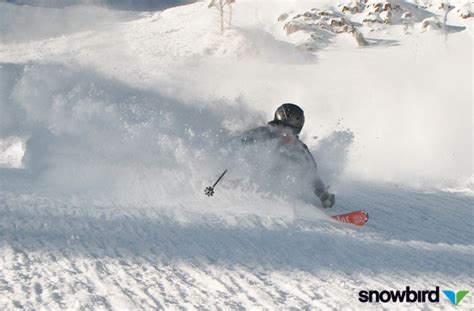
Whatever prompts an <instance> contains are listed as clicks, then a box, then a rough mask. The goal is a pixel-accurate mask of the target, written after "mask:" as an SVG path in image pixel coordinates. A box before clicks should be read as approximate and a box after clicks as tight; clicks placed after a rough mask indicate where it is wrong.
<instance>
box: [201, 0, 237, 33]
mask: <svg viewBox="0 0 474 311" xmlns="http://www.w3.org/2000/svg"><path fill="white" fill-rule="evenodd" d="M234 3H235V0H211V2H210V3H209V6H208V8H216V9H217V12H219V21H220V29H221V34H223V33H224V15H225V6H228V7H229V19H228V27H230V26H231V25H232V4H234Z"/></svg>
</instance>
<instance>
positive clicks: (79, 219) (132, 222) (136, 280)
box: [0, 184, 474, 310]
mask: <svg viewBox="0 0 474 311" xmlns="http://www.w3.org/2000/svg"><path fill="white" fill-rule="evenodd" d="M347 187H348V188H350V189H352V190H348V191H347V195H346V194H345V195H342V196H340V206H344V208H346V209H348V210H351V209H356V208H359V207H362V206H360V204H365V206H364V208H365V209H366V210H367V211H369V213H370V216H371V219H370V221H369V223H368V224H367V225H366V227H364V228H361V229H357V228H353V227H350V226H348V225H341V224H337V223H333V222H331V221H329V220H327V219H315V220H307V219H299V218H296V219H294V220H288V219H285V218H278V217H275V218H273V219H272V218H268V217H265V218H262V216H258V215H252V214H249V215H241V214H240V215H236V216H235V217H236V219H237V222H238V223H240V225H238V226H235V225H232V224H229V223H227V222H226V221H225V217H219V216H218V215H215V216H211V215H209V214H206V213H202V214H194V215H192V218H193V219H194V221H193V222H192V223H188V224H186V223H183V222H180V221H178V220H176V219H175V218H174V213H173V212H171V211H170V209H166V210H163V209H161V208H158V207H156V208H152V207H131V206H109V207H107V206H94V203H92V202H91V203H89V204H88V203H87V202H80V201H77V202H74V201H71V202H68V201H67V200H65V199H50V198H47V197H41V196H39V195H31V194H21V193H9V192H2V193H1V194H0V200H1V201H0V216H1V222H0V234H1V240H2V243H1V250H2V253H1V258H0V261H1V265H0V266H1V268H0V284H1V285H0V286H1V287H0V288H1V293H2V295H1V297H2V298H1V299H0V308H2V309H11V308H17V307H18V308H19V307H23V308H27V309H29V308H35V307H36V306H39V305H41V306H43V307H45V308H47V309H55V308H71V307H74V306H76V307H79V306H80V307H81V308H86V309H87V308H91V309H104V310H106V309H115V308H121V309H122V308H126V309H135V308H145V309H154V308H158V309H161V308H166V309H169V308H206V307H210V306H212V307H215V308H232V309H240V308H250V307H258V308H268V309H278V308H288V307H295V308H301V309H305V308H306V309H308V308H317V309H338V308H339V307H340V306H341V305H343V303H347V302H350V303H351V305H353V307H354V308H355V309H358V308H362V307H363V308H366V307H367V305H362V304H360V303H358V301H357V295H358V291H359V290H362V289H386V288H388V289H397V288H401V289H403V288H404V287H405V286H407V285H408V286H411V287H412V288H420V289H424V288H425V287H427V286H428V287H434V286H441V288H460V287H462V286H464V287H467V288H469V287H471V286H472V285H473V284H472V273H473V272H474V270H473V266H472V258H473V255H474V245H473V244H472V240H473V233H472V230H471V227H470V225H469V224H468V223H467V222H470V219H471V217H472V203H473V200H472V198H471V197H464V196H462V195H451V194H445V193H422V192H416V191H413V190H407V189H401V188H398V189H393V188H390V187H376V186H373V185H370V186H367V185H364V184H358V185H357V184H356V185H355V184H350V185H347ZM388 193H390V194H391V198H390V200H386V198H387V197H386V194H388ZM368 202H369V203H368ZM398 202H403V204H399V203H398ZM445 204H449V205H450V206H456V211H455V212H454V213H453V212H452V211H448V210H445V209H443V206H444V205H445ZM336 211H337V210H336ZM336 211H334V212H336ZM339 211H340V210H339ZM400 214H403V215H409V217H406V218H405V219H403V218H401V217H399V216H397V215H400ZM427 217H429V221H428V219H426V218H427ZM424 220H425V221H426V222H425V221H424ZM394 222H396V224H395V223H394ZM447 224H449V228H451V229H450V230H449V231H448V232H447V233H446V232H443V233H441V232H440V230H439V228H442V227H443V226H447ZM462 228H468V230H467V231H463V230H462ZM468 299H470V298H468ZM465 305H468V303H466V304H465ZM397 306H398V307H400V308H403V307H408V305H405V306H404V305H397ZM372 307H373V308H375V309H377V308H379V307H380V305H373V306H372ZM392 307H394V305H392ZM410 307H411V306H410ZM417 307H418V308H419V309H426V305H420V306H417ZM437 307H438V306H437ZM443 307H445V306H443Z"/></svg>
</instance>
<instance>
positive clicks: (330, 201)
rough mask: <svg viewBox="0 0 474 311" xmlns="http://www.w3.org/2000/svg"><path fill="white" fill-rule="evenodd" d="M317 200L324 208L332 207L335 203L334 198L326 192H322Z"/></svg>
mask: <svg viewBox="0 0 474 311" xmlns="http://www.w3.org/2000/svg"><path fill="white" fill-rule="evenodd" d="M319 199H320V200H321V203H322V204H323V207H324V208H330V207H333V206H334V204H335V203H336V196H335V195H334V194H332V193H329V192H327V191H324V192H323V193H322V194H321V196H320V197H319Z"/></svg>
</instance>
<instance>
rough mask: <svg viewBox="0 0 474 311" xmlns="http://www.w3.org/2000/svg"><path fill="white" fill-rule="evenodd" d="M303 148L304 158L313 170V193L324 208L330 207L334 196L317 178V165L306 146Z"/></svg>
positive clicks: (333, 201) (333, 202)
mask: <svg viewBox="0 0 474 311" xmlns="http://www.w3.org/2000/svg"><path fill="white" fill-rule="evenodd" d="M303 146H304V150H305V154H306V157H307V158H308V161H310V163H311V165H312V167H313V168H314V180H313V185H312V186H313V191H314V193H315V194H316V195H317V196H318V198H319V199H320V200H321V203H322V204H323V206H324V207H332V206H333V205H334V204H335V196H334V194H332V193H329V192H328V191H327V187H326V185H325V184H324V183H323V181H322V180H321V178H320V177H319V174H318V165H317V164H316V161H315V160H314V157H313V155H312V154H311V152H310V151H309V149H308V146H306V144H303Z"/></svg>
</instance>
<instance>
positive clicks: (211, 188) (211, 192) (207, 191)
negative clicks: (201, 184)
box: [204, 169, 227, 197]
mask: <svg viewBox="0 0 474 311" xmlns="http://www.w3.org/2000/svg"><path fill="white" fill-rule="evenodd" d="M225 173H227V169H226V170H225V171H224V172H222V174H221V176H219V178H217V180H216V182H215V183H214V185H212V186H209V187H206V189H204V193H205V194H206V195H207V196H208V197H212V196H213V195H214V187H215V186H217V184H218V183H219V181H221V179H222V177H224V175H225Z"/></svg>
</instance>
